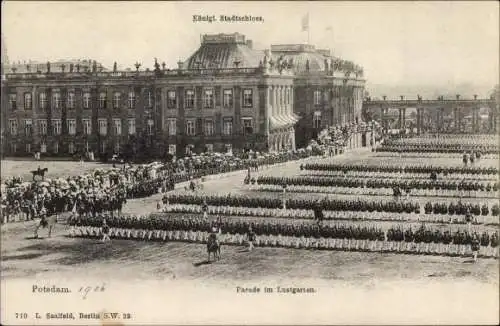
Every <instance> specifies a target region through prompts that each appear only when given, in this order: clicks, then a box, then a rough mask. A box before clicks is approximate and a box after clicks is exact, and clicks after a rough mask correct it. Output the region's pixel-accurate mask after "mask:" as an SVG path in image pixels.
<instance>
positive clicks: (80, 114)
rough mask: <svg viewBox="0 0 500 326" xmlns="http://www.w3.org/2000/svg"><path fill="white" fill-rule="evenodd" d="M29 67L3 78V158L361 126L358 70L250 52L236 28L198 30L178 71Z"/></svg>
mask: <svg viewBox="0 0 500 326" xmlns="http://www.w3.org/2000/svg"><path fill="white" fill-rule="evenodd" d="M85 63H88V62H87V61H85ZM21 70H22V72H21ZM32 70H33V69H32V68H31V67H30V68H27V69H19V68H16V69H15V70H12V69H11V70H10V71H4V74H3V78H2V146H3V151H4V154H5V155H29V154H30V153H32V152H35V151H40V152H42V153H47V154H48V155H69V154H72V153H76V152H83V151H93V152H95V153H101V154H107V155H111V154H113V153H123V152H124V151H130V152H132V153H136V154H143V155H149V156H156V157H161V156H163V155H165V154H166V153H171V154H173V155H176V156H182V155H184V154H186V153H189V152H193V151H194V152H203V151H217V152H227V151H241V150H244V149H253V150H256V151H279V150H284V149H295V148H296V147H303V146H305V145H307V143H308V141H309V140H310V139H312V138H314V137H316V135H317V134H318V132H319V131H320V130H321V129H324V128H325V127H327V126H342V127H344V128H345V127H346V126H348V125H349V126H351V125H354V124H358V123H360V122H361V103H362V96H363V88H364V79H363V78H362V69H361V68H360V67H358V66H355V65H354V64H352V63H351V62H348V61H343V60H340V59H338V58H334V57H332V56H331V55H330V53H329V52H328V51H325V50H317V49H315V48H314V46H311V45H302V44H292V45H273V46H271V49H270V50H265V51H259V50H255V49H253V46H252V41H250V40H246V38H245V36H244V35H241V34H238V33H234V34H217V35H204V36H203V38H202V41H201V45H200V47H199V48H198V49H197V51H196V52H194V53H193V54H192V55H191V56H190V57H189V58H188V59H187V60H185V61H183V62H179V63H178V67H176V69H167V68H166V67H165V64H162V65H160V64H159V63H158V62H156V61H155V65H154V68H153V69H152V70H149V69H146V70H141V69H140V65H138V64H137V65H136V69H135V71H130V70H128V71H119V70H117V69H116V65H115V67H113V69H112V70H106V69H104V68H103V67H102V65H98V64H97V63H96V62H93V63H92V64H91V65H87V66H86V67H85V68H84V69H82V66H80V64H79V63H62V64H58V66H57V67H54V64H52V63H47V64H45V65H40V64H38V65H37V66H36V70H33V71H32ZM352 137H353V140H352V142H351V143H350V146H351V147H355V146H361V143H360V142H359V141H357V140H356V139H357V138H358V137H357V135H355V134H353V136H352Z"/></svg>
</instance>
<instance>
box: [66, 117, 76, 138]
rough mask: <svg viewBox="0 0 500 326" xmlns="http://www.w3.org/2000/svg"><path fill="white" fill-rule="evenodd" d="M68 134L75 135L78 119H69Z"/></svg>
mask: <svg viewBox="0 0 500 326" xmlns="http://www.w3.org/2000/svg"><path fill="white" fill-rule="evenodd" d="M68 134H70V135H75V134H76V120H75V119H68Z"/></svg>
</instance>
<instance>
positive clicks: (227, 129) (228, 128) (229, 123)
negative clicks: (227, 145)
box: [222, 118, 233, 136]
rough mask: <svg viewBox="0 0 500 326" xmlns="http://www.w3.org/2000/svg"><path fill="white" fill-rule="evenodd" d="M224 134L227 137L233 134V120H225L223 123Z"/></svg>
mask: <svg viewBox="0 0 500 326" xmlns="http://www.w3.org/2000/svg"><path fill="white" fill-rule="evenodd" d="M222 133H223V134H224V135H226V136H229V135H232V134H233V118H224V120H223V121H222Z"/></svg>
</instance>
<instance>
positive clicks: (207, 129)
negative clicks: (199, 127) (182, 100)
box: [203, 119, 215, 136]
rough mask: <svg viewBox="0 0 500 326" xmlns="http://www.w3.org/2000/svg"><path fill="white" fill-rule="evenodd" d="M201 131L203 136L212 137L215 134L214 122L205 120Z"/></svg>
mask: <svg viewBox="0 0 500 326" xmlns="http://www.w3.org/2000/svg"><path fill="white" fill-rule="evenodd" d="M203 129H204V130H203V133H204V134H205V136H213V135H214V133H215V128H214V120H212V119H206V120H205V124H204V126H203Z"/></svg>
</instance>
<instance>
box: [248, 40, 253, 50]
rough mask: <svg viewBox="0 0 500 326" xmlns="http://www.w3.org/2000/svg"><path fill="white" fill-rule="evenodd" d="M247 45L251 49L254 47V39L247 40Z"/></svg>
mask: <svg viewBox="0 0 500 326" xmlns="http://www.w3.org/2000/svg"><path fill="white" fill-rule="evenodd" d="M247 47H249V48H250V49H253V41H252V40H247Z"/></svg>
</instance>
